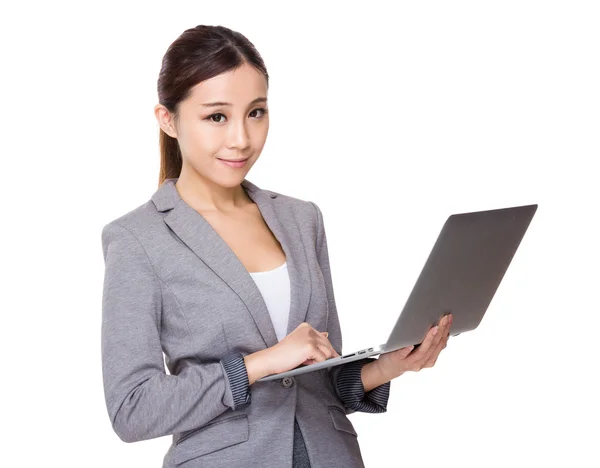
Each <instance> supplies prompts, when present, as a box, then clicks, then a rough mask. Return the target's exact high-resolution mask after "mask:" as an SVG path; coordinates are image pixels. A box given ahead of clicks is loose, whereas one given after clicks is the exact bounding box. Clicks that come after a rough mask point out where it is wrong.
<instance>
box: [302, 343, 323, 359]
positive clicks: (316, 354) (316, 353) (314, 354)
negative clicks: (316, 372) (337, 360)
mask: <svg viewBox="0 0 600 468" xmlns="http://www.w3.org/2000/svg"><path fill="white" fill-rule="evenodd" d="M326 359H327V354H326V353H324V352H323V350H322V349H321V348H320V347H319V346H317V345H314V344H312V345H310V347H309V349H308V353H307V358H306V360H307V361H308V360H310V361H314V362H321V361H325V360H326Z"/></svg>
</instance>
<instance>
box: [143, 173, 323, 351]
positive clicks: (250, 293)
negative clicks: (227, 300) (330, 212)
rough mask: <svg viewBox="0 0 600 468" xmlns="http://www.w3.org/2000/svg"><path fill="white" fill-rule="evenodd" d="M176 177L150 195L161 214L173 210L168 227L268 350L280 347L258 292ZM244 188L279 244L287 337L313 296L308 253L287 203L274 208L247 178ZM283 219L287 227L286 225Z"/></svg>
mask: <svg viewBox="0 0 600 468" xmlns="http://www.w3.org/2000/svg"><path fill="white" fill-rule="evenodd" d="M176 182H177V178H171V179H166V180H165V181H164V182H163V184H162V185H161V186H160V188H159V189H158V190H157V191H156V192H155V193H154V195H152V201H153V202H154V204H155V206H156V208H157V210H158V211H169V213H168V214H167V215H166V216H165V217H164V222H165V223H166V224H167V225H168V226H169V227H170V228H171V230H172V231H173V232H174V233H175V234H176V235H177V237H178V238H179V239H181V241H182V242H183V243H184V244H185V245H187V246H188V247H189V248H190V249H191V250H192V251H193V252H194V253H195V254H196V255H197V256H198V257H199V258H200V259H201V260H202V261H203V262H204V263H205V264H206V265H207V266H208V267H209V268H210V269H211V270H212V271H213V272H214V273H215V274H216V275H217V276H219V277H220V278H221V279H222V280H223V281H224V282H225V283H227V284H228V285H229V286H230V287H231V289H232V290H233V291H234V292H235V293H236V294H237V295H238V296H239V297H240V299H241V300H242V301H243V302H244V304H245V305H246V307H247V309H248V311H249V313H250V315H251V317H252V319H253V321H254V323H255V324H256V326H257V327H258V330H259V331H260V334H261V335H262V337H263V339H264V342H265V345H266V346H267V347H271V346H274V345H275V344H277V341H278V340H277V335H276V333H275V329H274V328H273V322H272V321H271V316H270V315H269V311H268V309H267V306H266V303H265V301H264V299H263V296H262V294H261V293H260V290H259V289H258V287H257V286H256V283H255V282H254V280H253V279H252V277H251V276H250V273H249V272H248V270H246V268H245V267H244V265H243V264H242V262H241V261H240V260H239V258H238V257H237V256H236V255H235V253H234V252H233V250H231V248H230V247H229V246H228V245H227V243H226V242H225V241H224V240H223V239H222V238H221V236H220V235H219V234H218V233H217V232H216V231H215V230H214V229H213V228H212V226H211V225H210V224H209V223H208V221H207V220H206V219H205V218H204V217H203V216H202V215H201V214H200V213H199V212H197V211H196V210H195V209H193V208H192V207H191V206H190V205H188V204H187V203H186V202H185V201H184V200H183V199H182V198H181V196H180V195H179V192H178V191H177V188H176V187H175V183H176ZM242 187H244V189H245V190H246V193H247V194H248V196H249V197H250V198H251V199H252V201H254V203H256V205H257V206H258V209H259V210H260V212H261V215H262V217H263V219H264V221H265V222H266V224H267V226H268V227H269V229H270V230H271V232H273V235H274V236H275V237H276V238H277V240H278V241H279V243H280V244H281V246H282V248H283V250H284V252H285V255H286V261H287V269H288V273H289V276H290V296H291V303H290V313H289V321H288V329H287V333H290V332H291V331H293V330H294V329H295V328H296V327H297V326H298V325H300V323H302V322H303V321H304V320H305V319H306V312H307V308H308V302H309V299H310V293H311V282H310V272H309V268H308V263H307V259H306V252H305V251H304V246H303V244H302V241H301V239H300V238H299V234H298V232H299V227H298V226H297V224H296V220H295V218H294V216H293V215H292V213H289V212H286V213H282V212H281V211H280V210H282V209H284V206H283V204H276V203H273V199H275V198H276V197H277V194H272V193H268V192H266V191H264V190H262V189H260V188H259V187H257V186H256V185H254V184H253V183H252V182H250V181H248V180H246V179H244V180H243V182H242ZM283 220H285V222H283Z"/></svg>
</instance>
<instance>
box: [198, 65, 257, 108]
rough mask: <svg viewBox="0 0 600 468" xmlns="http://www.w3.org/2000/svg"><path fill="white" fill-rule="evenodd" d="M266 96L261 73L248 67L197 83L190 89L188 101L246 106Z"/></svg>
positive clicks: (199, 103) (243, 66)
mask: <svg viewBox="0 0 600 468" xmlns="http://www.w3.org/2000/svg"><path fill="white" fill-rule="evenodd" d="M266 95H267V81H266V78H265V77H264V75H263V74H262V73H260V72H259V71H257V70H256V69H254V68H252V67H251V66H249V65H242V66H241V67H239V68H236V69H235V70H231V71H228V72H226V73H222V74H220V75H217V76H215V77H213V78H210V79H208V80H205V81H203V82H202V83H198V84H197V85H196V86H194V87H193V88H192V93H191V95H190V100H191V101H192V102H193V103H194V104H198V105H201V104H202V103H210V102H215V101H223V102H229V103H231V104H232V105H234V106H236V105H239V106H246V105H248V104H249V103H250V102H251V101H252V100H254V99H256V98H257V97H261V96H265V97H266Z"/></svg>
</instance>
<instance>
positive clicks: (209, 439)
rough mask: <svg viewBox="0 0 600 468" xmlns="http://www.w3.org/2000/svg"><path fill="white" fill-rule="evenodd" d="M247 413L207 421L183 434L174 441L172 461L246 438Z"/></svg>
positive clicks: (228, 445) (188, 457)
mask: <svg viewBox="0 0 600 468" xmlns="http://www.w3.org/2000/svg"><path fill="white" fill-rule="evenodd" d="M248 436H249V429H248V415H246V414H240V415H236V416H234V417H232V418H228V419H223V420H221V421H217V422H215V423H209V424H207V425H205V426H202V427H200V428H198V429H196V430H193V431H192V432H190V433H188V434H186V435H185V436H183V438H181V439H179V440H178V441H177V442H176V445H175V447H174V451H173V461H174V462H175V463H183V462H185V461H188V460H191V459H192V458H196V457H199V456H202V455H206V454H207V453H211V452H215V451H217V450H221V449H223V448H225V447H230V446H232V445H236V444H239V443H241V442H245V441H247V440H248Z"/></svg>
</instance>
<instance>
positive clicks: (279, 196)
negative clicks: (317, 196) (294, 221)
mask: <svg viewBox="0 0 600 468" xmlns="http://www.w3.org/2000/svg"><path fill="white" fill-rule="evenodd" d="M263 191H264V192H265V193H267V194H268V195H269V196H270V197H271V198H274V199H275V200H277V203H283V204H286V205H288V206H289V207H290V208H291V209H293V210H294V211H295V212H301V213H302V214H305V215H308V216H311V215H314V211H315V208H314V207H313V206H312V205H314V202H312V201H309V200H304V199H302V198H298V197H293V196H291V195H287V194H284V193H281V192H275V191H274V190H267V189H263Z"/></svg>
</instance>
